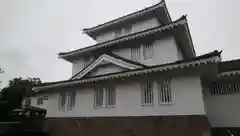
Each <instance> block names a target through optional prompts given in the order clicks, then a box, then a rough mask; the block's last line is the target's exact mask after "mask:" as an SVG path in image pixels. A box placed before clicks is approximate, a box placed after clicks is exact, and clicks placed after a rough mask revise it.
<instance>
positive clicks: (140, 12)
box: [82, 0, 172, 39]
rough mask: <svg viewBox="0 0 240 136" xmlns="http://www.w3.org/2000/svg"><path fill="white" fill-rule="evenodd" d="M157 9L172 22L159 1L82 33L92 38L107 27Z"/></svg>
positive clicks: (163, 3)
mask: <svg viewBox="0 0 240 136" xmlns="http://www.w3.org/2000/svg"><path fill="white" fill-rule="evenodd" d="M159 8H163V10H164V12H165V13H166V18H167V22H168V23H170V22H172V19H171V16H170V14H169V12H168V10H167V7H166V3H165V0H161V1H160V2H159V3H157V4H155V5H153V6H150V7H147V8H144V9H142V10H139V11H136V12H133V13H130V14H127V15H125V16H122V17H119V18H116V19H114V20H111V21H108V22H106V23H103V24H99V25H97V26H94V27H91V28H84V29H83V30H82V31H83V33H84V34H87V35H89V36H90V37H92V36H91V35H92V33H95V32H96V31H99V30H103V29H106V28H108V27H109V26H112V25H114V24H118V23H122V22H125V21H128V20H130V19H133V18H138V17H141V16H143V15H145V14H146V13H149V12H152V11H155V10H157V9H159ZM93 39H94V38H93Z"/></svg>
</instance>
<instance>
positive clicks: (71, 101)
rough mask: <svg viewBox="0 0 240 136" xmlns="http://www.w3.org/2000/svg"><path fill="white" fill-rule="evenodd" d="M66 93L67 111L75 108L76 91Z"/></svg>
mask: <svg viewBox="0 0 240 136" xmlns="http://www.w3.org/2000/svg"><path fill="white" fill-rule="evenodd" d="M67 93H68V109H72V108H74V107H75V101H76V91H71V92H67Z"/></svg>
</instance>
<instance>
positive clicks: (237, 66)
mask: <svg viewBox="0 0 240 136" xmlns="http://www.w3.org/2000/svg"><path fill="white" fill-rule="evenodd" d="M218 68H219V72H227V71H233V70H240V59H237V60H230V61H224V62H220V63H219V65H218Z"/></svg>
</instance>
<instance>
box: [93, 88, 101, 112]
mask: <svg viewBox="0 0 240 136" xmlns="http://www.w3.org/2000/svg"><path fill="white" fill-rule="evenodd" d="M102 106H103V89H102V88H101V89H95V90H94V107H95V108H97V107H102Z"/></svg>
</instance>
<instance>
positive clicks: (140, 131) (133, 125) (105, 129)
mask: <svg viewBox="0 0 240 136" xmlns="http://www.w3.org/2000/svg"><path fill="white" fill-rule="evenodd" d="M43 130H44V131H45V132H48V133H49V135H50V136H209V135H210V131H211V127H210V124H209V122H208V120H207V117H206V116H164V117H160V116H159V117H157V116H146V117H103V118H52V119H50V118H49V119H46V120H45V123H44V126H43Z"/></svg>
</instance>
